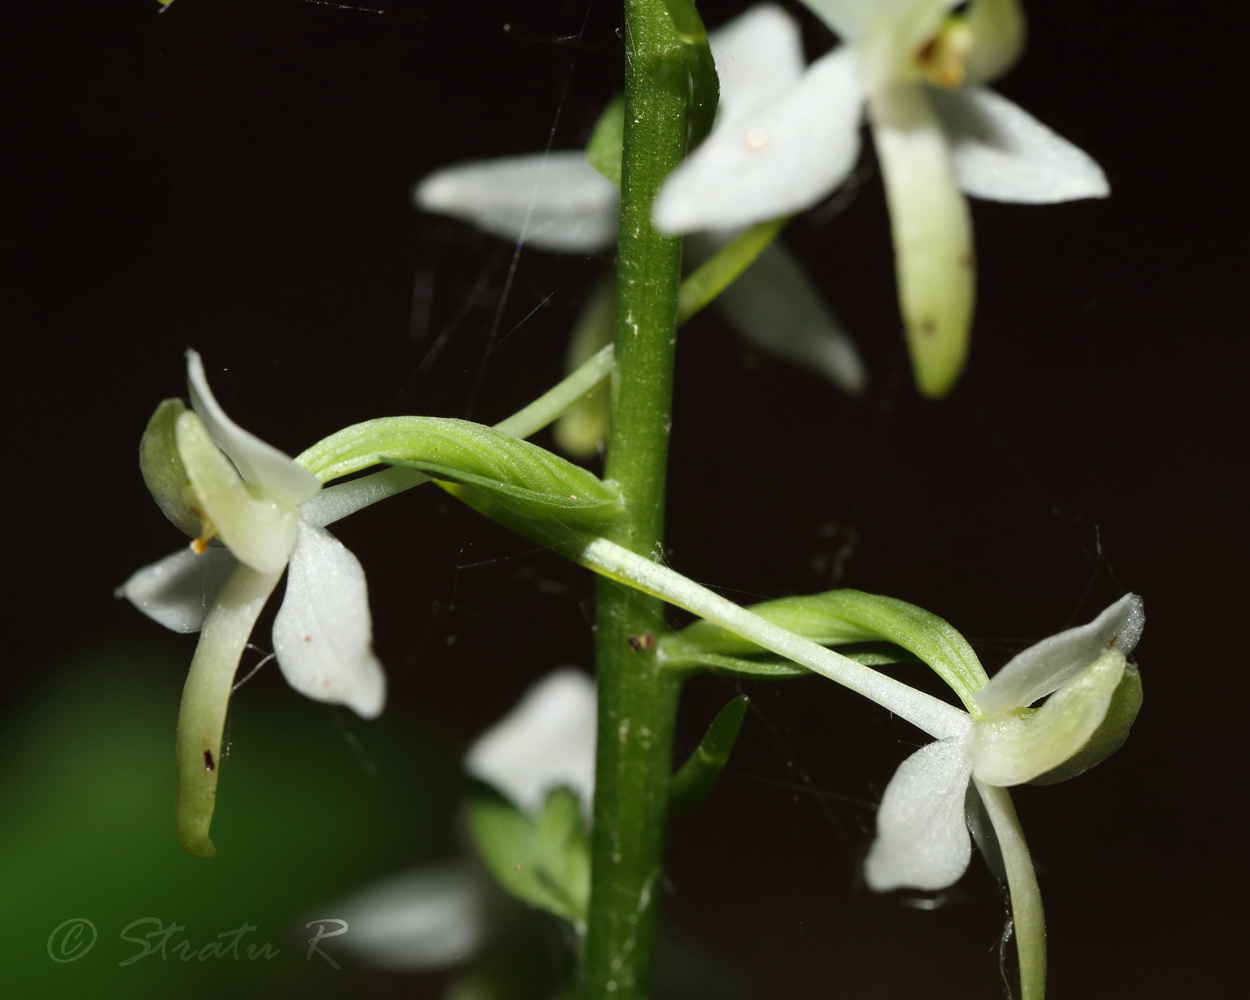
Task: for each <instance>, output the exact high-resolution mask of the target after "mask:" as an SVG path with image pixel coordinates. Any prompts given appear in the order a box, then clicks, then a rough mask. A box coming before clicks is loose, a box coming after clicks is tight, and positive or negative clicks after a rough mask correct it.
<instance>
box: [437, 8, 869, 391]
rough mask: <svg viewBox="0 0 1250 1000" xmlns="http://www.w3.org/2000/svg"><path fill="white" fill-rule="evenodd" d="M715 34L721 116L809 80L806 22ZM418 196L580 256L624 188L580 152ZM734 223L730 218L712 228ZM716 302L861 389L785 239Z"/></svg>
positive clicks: (455, 179) (777, 347) (753, 338)
mask: <svg viewBox="0 0 1250 1000" xmlns="http://www.w3.org/2000/svg"><path fill="white" fill-rule="evenodd" d="M708 40H709V44H710V46H711V49H712V55H713V57H714V59H715V62H716V68H717V73H718V75H719V77H720V109H721V110H720V112H719V114H720V116H721V119H722V120H724V119H726V118H728V117H731V116H733V115H736V114H738V112H739V111H740V110H741V109H745V108H750V107H756V106H758V105H759V104H760V103H762V102H763V103H767V102H769V101H772V100H773V99H775V98H776V97H777V96H778V95H779V94H783V93H785V92H787V91H788V90H789V89H791V88H793V87H794V86H795V85H796V84H797V82H798V81H799V79H800V77H801V75H802V71H803V65H804V59H803V53H802V46H801V43H800V39H799V31H798V27H797V26H796V25H795V23H794V21H793V19H792V18H791V17H790V16H789V15H788V14H786V13H785V12H784V11H782V10H781V9H780V8H779V7H776V6H774V5H772V4H759V5H757V6H755V7H752V8H751V9H750V10H749V11H747V12H746V13H745V14H743V15H742V16H741V17H739V18H737V19H736V20H734V21H732V22H731V23H729V24H727V25H725V26H724V27H722V28H721V29H719V30H718V31H714V32H712V33H711V35H710V36H709V39H708ZM414 197H415V200H416V203H417V205H418V206H419V207H420V208H423V209H425V210H426V211H430V212H438V213H441V214H444V215H450V216H453V217H455V218H458V219H463V220H465V221H467V222H471V223H473V224H474V225H476V226H478V227H479V228H481V229H484V230H486V231H487V232H490V233H493V234H495V235H496V236H501V237H503V238H504V239H509V240H520V241H523V242H525V243H528V244H530V245H532V246H535V247H539V248H542V249H544V250H553V251H558V252H563V253H583V254H584V253H593V252H596V251H601V250H607V249H609V248H610V247H612V246H613V245H614V244H615V242H616V230H617V225H618V209H619V201H620V193H619V192H618V190H617V188H616V187H615V185H613V184H612V183H611V182H610V181H608V180H607V179H606V178H605V177H603V176H602V175H601V174H600V173H599V172H598V171H596V170H595V169H594V168H593V167H592V166H591V165H590V163H589V162H588V160H587V159H586V154H585V153H584V152H582V151H581V150H571V151H557V152H547V153H539V154H534V155H528V156H510V157H503V158H500V159H495V160H485V161H477V162H472V163H463V164H458V165H456V166H452V167H448V168H446V169H443V170H439V171H437V172H435V173H434V174H431V175H430V176H429V177H427V178H425V179H424V180H423V181H421V183H420V184H418V185H417V188H416V191H415V194H414ZM762 218H765V216H759V217H758V218H757V219H753V220H752V221H758V220H759V219H762ZM733 225H736V223H734V222H733V221H732V220H726V221H725V222H724V223H716V224H715V226H714V227H715V228H728V227H730V226H733ZM725 238H726V234H724V233H721V234H717V235H716V236H714V237H713V238H712V239H710V240H702V241H696V242H693V243H692V244H691V245H690V247H689V248H688V249H689V251H690V254H691V256H692V257H695V258H696V259H697V258H702V257H708V256H711V254H712V253H713V252H715V250H716V249H717V247H718V245H719V244H720V243H721V242H724V240H725ZM717 304H718V305H719V307H720V308H721V310H722V312H723V313H724V315H725V316H726V318H727V319H729V321H730V322H731V323H732V324H733V325H734V327H735V328H736V329H737V330H738V332H739V333H740V334H742V335H743V336H744V337H745V338H747V339H748V340H749V341H750V342H751V343H752V344H753V345H755V346H756V347H758V348H760V349H761V350H763V351H766V352H768V353H771V354H773V355H775V356H777V357H781V358H783V359H785V360H787V361H791V362H794V363H796V364H799V365H801V366H803V367H805V368H807V369H809V370H811V371H814V372H816V373H817V374H821V375H823V376H825V377H826V378H828V379H829V380H830V381H832V382H833V383H834V384H835V385H837V386H839V387H840V388H841V389H843V390H844V391H845V392H847V393H849V394H851V395H855V394H857V393H859V392H860V391H862V389H863V387H864V382H865V374H864V369H863V364H862V362H861V361H860V358H859V355H858V354H857V353H856V351H855V348H854V346H853V345H852V343H851V341H850V339H849V338H848V337H847V336H846V334H845V333H844V332H843V331H842V330H841V328H840V327H839V326H838V324H837V322H836V321H835V320H834V319H833V317H832V316H831V315H830V313H829V310H828V308H827V307H826V306H825V305H824V303H823V302H821V300H820V297H819V296H818V294H817V292H816V290H815V289H814V288H813V287H812V284H811V282H810V280H809V279H808V278H807V276H806V275H805V274H804V273H803V271H802V269H801V268H800V267H799V266H798V264H797V263H796V262H795V261H794V259H793V258H792V257H791V256H790V255H789V254H787V253H786V252H785V251H784V250H783V249H782V248H781V247H780V246H778V245H777V244H773V245H772V246H770V247H768V248H767V249H766V250H765V251H764V253H763V254H761V255H760V257H759V259H758V260H757V261H756V262H755V263H754V264H753V265H752V266H751V267H749V268H748V269H747V270H746V271H745V272H744V273H743V275H742V276H741V277H740V278H739V279H738V280H737V281H735V282H734V283H733V284H732V285H730V286H729V288H728V289H726V291H725V292H724V293H722V295H721V297H720V298H719V299H718V300H717Z"/></svg>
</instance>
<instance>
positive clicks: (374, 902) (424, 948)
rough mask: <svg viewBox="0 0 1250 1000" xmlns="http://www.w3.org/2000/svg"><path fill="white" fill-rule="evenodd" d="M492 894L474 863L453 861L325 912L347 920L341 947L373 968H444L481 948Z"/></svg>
mask: <svg viewBox="0 0 1250 1000" xmlns="http://www.w3.org/2000/svg"><path fill="white" fill-rule="evenodd" d="M492 895H494V891H493V888H492V885H491V883H490V880H489V878H488V877H487V876H486V875H485V873H484V872H483V871H482V869H481V868H480V867H479V866H478V865H476V864H474V863H473V862H471V861H468V860H462V859H455V860H451V861H442V862H438V863H436V864H430V865H425V866H424V867H421V868H416V869H413V870H412V871H408V872H405V873H403V874H401V875H395V876H392V877H390V878H388V879H386V880H385V881H383V882H380V883H378V884H377V885H374V886H371V887H369V888H367V889H364V890H362V891H361V892H359V893H357V894H355V895H354V896H351V897H350V898H349V899H347V900H344V901H343V902H339V903H335V904H334V906H332V907H331V908H330V909H329V911H328V912H330V913H332V914H333V915H334V916H335V917H337V918H339V919H341V920H345V921H346V922H347V925H348V933H347V934H346V935H344V937H343V939H342V943H343V946H344V947H346V948H347V949H348V950H349V951H352V952H354V953H355V954H356V955H358V956H359V957H360V958H362V959H364V960H365V961H366V962H369V963H370V964H372V965H377V966H381V967H383V968H387V969H397V970H420V969H445V968H449V967H451V966H454V965H459V964H461V963H463V962H466V961H468V960H469V959H471V958H472V957H473V956H474V955H476V954H477V952H478V951H479V950H480V949H481V947H482V943H483V941H484V939H485V937H486V930H487V913H488V908H489V904H490V899H491V896H492Z"/></svg>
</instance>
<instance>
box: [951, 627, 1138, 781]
mask: <svg viewBox="0 0 1250 1000" xmlns="http://www.w3.org/2000/svg"><path fill="white" fill-rule="evenodd" d="M1124 666H1125V660H1124V653H1122V652H1121V651H1120V650H1118V649H1105V650H1103V652H1102V654H1101V655H1100V656H1098V657H1097V658H1095V660H1094V661H1093V662H1092V663H1091V664H1089V665H1087V666H1086V667H1085V669H1084V670H1082V671H1081V672H1080V673H1079V674H1077V675H1076V676H1075V677H1073V678H1072V679H1071V680H1069V681H1068V682H1067V683H1066V684H1064V685H1063V687H1061V688H1060V689H1059V690H1058V691H1056V692H1055V693H1054V694H1053V695H1051V697H1050V698H1049V699H1048V700H1047V701H1046V703H1045V704H1044V705H1042V707H1041V708H1039V709H1038V710H1037V711H1036V712H1034V713H1031V714H1028V715H1024V716H1016V715H1003V716H999V717H996V718H995V717H989V718H986V719H982V720H980V721H978V722H977V723H976V724H975V725H973V727H972V732H971V734H970V735H969V737H968V753H969V756H970V757H971V758H972V763H973V770H974V773H975V774H976V776H977V778H978V780H980V781H983V782H987V783H988V784H991V785H1019V784H1022V783H1024V782H1026V781H1032V780H1033V779H1034V778H1036V777H1038V776H1039V775H1042V774H1045V773H1046V772H1047V771H1051V770H1054V769H1055V768H1056V767H1058V766H1059V765H1060V764H1062V763H1063V762H1064V761H1066V760H1068V758H1070V757H1071V756H1072V755H1073V754H1075V753H1076V752H1077V751H1078V750H1080V749H1081V748H1082V747H1083V746H1085V744H1086V743H1088V742H1089V740H1090V737H1091V736H1093V735H1094V732H1095V731H1096V730H1097V729H1098V727H1099V726H1100V725H1102V720H1103V719H1104V718H1106V716H1107V709H1108V708H1109V707H1110V705H1111V697H1112V695H1114V694H1115V689H1116V688H1117V687H1118V686H1119V684H1120V680H1121V678H1122V677H1123V676H1124Z"/></svg>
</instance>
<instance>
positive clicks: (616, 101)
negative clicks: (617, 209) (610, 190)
mask: <svg viewBox="0 0 1250 1000" xmlns="http://www.w3.org/2000/svg"><path fill="white" fill-rule="evenodd" d="M624 142H625V95H624V94H617V95H616V96H615V97H614V98H612V100H611V102H610V103H609V104H608V106H607V107H606V108H604V109H603V113H602V114H601V115H600V116H599V120H598V121H597V122H595V127H594V130H593V131H592V132H591V133H590V142H588V143H587V144H586V158H587V159H588V160H589V161H590V165H591V166H592V167H594V168H595V169H596V170H598V171H599V173H601V174H603V176H604V177H606V178H607V179H608V180H610V181H611V182H612V183H613V184H615V185H616V186H617V187H618V188H619V187H620V186H621V147H622V146H623V145H624Z"/></svg>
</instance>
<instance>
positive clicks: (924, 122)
mask: <svg viewBox="0 0 1250 1000" xmlns="http://www.w3.org/2000/svg"><path fill="white" fill-rule="evenodd" d="M803 2H804V3H805V4H806V5H807V6H808V7H810V8H811V9H812V11H813V12H814V13H815V14H816V15H817V16H818V17H820V18H821V19H822V20H823V21H824V22H825V23H826V24H827V25H828V26H829V27H830V28H831V29H833V31H834V32H836V33H837V34H838V35H839V36H840V37H841V38H842V39H843V40H844V42H845V44H844V45H843V46H842V47H840V48H838V49H836V50H834V51H833V52H831V53H829V54H828V55H826V56H824V57H823V58H821V59H819V60H817V61H816V62H814V63H813V64H812V65H811V66H810V67H808V69H807V71H806V72H805V73H804V74H803V75H802V77H801V78H800V79H798V80H797V81H795V83H794V85H793V86H791V87H788V88H787V89H785V90H784V91H783V92H781V93H778V94H776V95H774V96H773V97H772V98H771V99H768V100H760V101H757V102H754V103H752V104H749V105H743V106H741V107H739V108H735V109H733V113H732V114H725V115H723V116H722V117H721V119H720V120H719V121H718V123H717V125H716V127H715V128H714V129H713V131H712V133H711V135H709V136H708V138H707V140H706V141H705V142H704V143H703V144H702V145H701V146H700V147H699V148H698V149H697V150H695V152H694V153H693V154H692V155H691V157H690V158H689V159H688V160H687V161H686V162H685V163H684V164H683V165H682V166H681V167H679V168H678V169H677V170H676V171H675V172H674V173H673V175H672V176H671V177H670V178H669V180H668V182H667V184H666V185H665V187H664V189H663V190H662V191H661V193H660V195H659V197H658V198H657V199H656V204H655V210H654V217H655V222H656V225H657V226H658V227H659V228H660V229H662V230H665V231H668V232H673V233H689V232H695V231H698V230H705V229H716V228H721V227H725V226H741V225H747V224H750V223H753V222H758V221H760V220H762V219H769V218H774V217H777V216H783V215H787V214H789V213H792V212H796V211H799V210H801V209H805V208H808V207H810V206H812V205H814V204H815V203H816V202H818V201H819V200H820V199H822V198H824V197H825V196H826V195H828V194H829V193H830V192H831V191H833V190H834V189H835V188H836V187H837V186H838V185H839V184H841V183H842V182H843V181H844V180H845V179H846V177H847V175H848V174H849V173H850V171H851V169H852V167H853V166H854V164H855V162H856V159H857V158H858V153H859V138H858V130H859V124H860V120H861V116H862V115H863V114H864V111H865V109H866V111H867V119H868V124H869V127H870V129H871V132H872V135H873V141H874V144H875V147H876V152H877V158H878V161H879V163H880V167H881V173H882V177H883V180H884V182H885V188H886V198H887V202H888V205H889V211H890V224H891V229H892V231H893V238H894V258H895V272H896V276H897V281H898V294H899V300H900V309H901V312H902V316H903V322H904V325H905V327H906V330H907V340H908V346H909V349H910V352H911V357H912V364H913V369H914V372H915V378H916V382H917V385H918V386H919V388H920V390H921V391H922V392H923V393H925V394H926V395H928V396H935V397H936V396H942V395H945V394H946V393H947V392H949V391H950V389H951V388H952V387H953V386H954V384H955V382H956V380H957V379H958V377H959V374H960V371H961V370H962V368H963V366H964V362H965V359H966V355H967V344H968V338H969V333H970V329H971V322H972V313H973V304H974V298H975V296H974V285H975V255H974V250H973V239H972V224H971V219H970V216H969V210H968V205H967V201H966V199H965V198H964V194H969V195H972V196H974V197H977V198H984V199H988V200H991V201H1004V202H1022V203H1033V204H1040V203H1049V202H1062V201H1071V200H1075V199H1079V198H1101V197H1105V196H1106V195H1107V194H1108V190H1109V189H1108V185H1107V181H1106V178H1105V176H1104V175H1103V172H1102V170H1101V169H1100V168H1099V166H1098V164H1096V163H1095V162H1094V161H1093V160H1092V159H1090V157H1089V156H1088V155H1086V154H1085V153H1084V152H1082V151H1081V150H1080V149H1078V148H1077V147H1075V146H1073V145H1072V144H1071V143H1069V142H1067V141H1066V140H1064V139H1062V138H1060V137H1059V136H1058V135H1056V134H1055V133H1054V132H1052V131H1051V130H1050V129H1048V128H1046V126H1044V125H1042V124H1041V123H1040V122H1038V121H1037V120H1036V119H1034V118H1033V117H1031V116H1030V115H1029V114H1027V113H1026V112H1025V111H1023V110H1022V109H1020V108H1019V107H1017V106H1016V105H1015V104H1013V103H1012V102H1011V101H1008V100H1006V99H1005V98H1003V97H1000V96H999V95H997V94H995V93H994V92H993V91H991V90H987V89H985V88H984V87H982V86H981V84H983V83H985V82H987V81H989V80H993V79H995V78H996V77H998V76H1000V75H1001V74H1002V73H1004V72H1005V71H1006V70H1007V69H1009V68H1010V67H1011V66H1012V65H1013V64H1014V63H1015V61H1016V59H1017V58H1018V57H1019V55H1020V52H1021V50H1022V49H1023V44H1024V33H1025V28H1024V14H1023V12H1022V11H1021V9H1020V4H1019V0H971V2H970V3H967V4H962V3H960V2H959V0H803ZM956 7H962V8H964V9H963V10H960V11H955V10H954V8H956Z"/></svg>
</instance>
